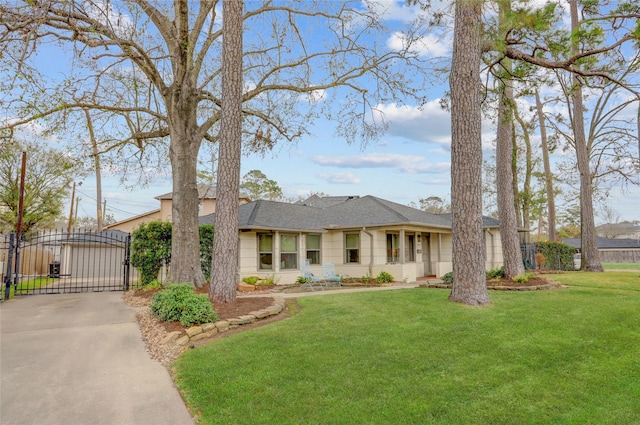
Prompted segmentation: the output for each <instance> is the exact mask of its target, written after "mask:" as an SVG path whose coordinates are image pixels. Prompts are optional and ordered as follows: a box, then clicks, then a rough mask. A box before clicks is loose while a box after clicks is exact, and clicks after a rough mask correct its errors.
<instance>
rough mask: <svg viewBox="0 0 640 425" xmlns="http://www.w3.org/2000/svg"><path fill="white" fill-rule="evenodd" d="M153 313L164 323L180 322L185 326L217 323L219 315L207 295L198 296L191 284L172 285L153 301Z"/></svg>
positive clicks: (159, 293)
mask: <svg viewBox="0 0 640 425" xmlns="http://www.w3.org/2000/svg"><path fill="white" fill-rule="evenodd" d="M151 311H152V312H153V313H154V314H155V315H156V316H158V318H159V319H160V320H162V321H164V322H176V321H179V322H180V324H182V325H183V326H193V325H198V324H200V323H209V322H215V321H216V320H218V315H217V313H216V312H215V311H214V310H213V306H212V305H211V301H209V298H208V297H207V296H206V295H197V294H196V293H195V292H193V287H192V286H191V285H189V284H185V283H183V284H171V285H169V287H168V288H167V289H165V290H162V291H160V292H157V293H156V294H155V295H154V296H153V299H152V300H151Z"/></svg>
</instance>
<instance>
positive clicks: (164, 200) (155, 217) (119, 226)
mask: <svg viewBox="0 0 640 425" xmlns="http://www.w3.org/2000/svg"><path fill="white" fill-rule="evenodd" d="M198 197H199V198H200V206H199V211H198V215H199V216H204V215H207V214H212V213H214V212H215V211H216V187H215V186H209V185H206V184H199V185H198ZM155 199H157V200H159V201H160V208H158V209H156V210H153V211H149V212H146V213H144V214H140V215H137V216H134V217H131V218H128V219H126V220H122V221H119V222H117V223H114V224H110V225H108V226H105V229H112V230H121V231H123V232H127V233H131V232H133V231H134V230H135V229H136V228H138V227H139V226H140V225H141V224H142V223H148V222H150V221H171V212H172V208H173V192H169V193H165V194H163V195H159V196H156V197H155ZM249 201H251V199H249V197H248V196H246V195H244V194H240V197H239V202H240V205H242V204H245V203H247V202H249Z"/></svg>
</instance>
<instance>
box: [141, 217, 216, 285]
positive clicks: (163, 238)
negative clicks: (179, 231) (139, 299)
mask: <svg viewBox="0 0 640 425" xmlns="http://www.w3.org/2000/svg"><path fill="white" fill-rule="evenodd" d="M199 233H200V268H201V269H202V273H203V274H204V277H205V279H207V280H208V279H209V278H210V277H211V255H212V251H213V236H214V228H213V225H211V224H203V225H202V226H200V228H199ZM170 262H171V223H165V222H161V221H152V222H149V223H144V224H141V225H140V227H138V228H137V229H136V230H134V231H133V233H132V235H131V265H132V266H133V267H135V268H136V269H138V271H139V272H140V283H142V285H147V284H149V283H150V282H152V281H153V280H156V279H158V273H159V272H160V269H161V268H162V266H163V265H165V264H166V265H168V264H169V263H170Z"/></svg>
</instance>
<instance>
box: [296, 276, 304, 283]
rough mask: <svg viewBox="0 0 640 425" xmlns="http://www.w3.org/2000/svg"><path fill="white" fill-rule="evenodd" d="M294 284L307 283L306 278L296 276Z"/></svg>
mask: <svg viewBox="0 0 640 425" xmlns="http://www.w3.org/2000/svg"><path fill="white" fill-rule="evenodd" d="M296 283H307V278H306V277H304V276H298V278H297V279H296Z"/></svg>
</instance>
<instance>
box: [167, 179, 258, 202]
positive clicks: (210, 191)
mask: <svg viewBox="0 0 640 425" xmlns="http://www.w3.org/2000/svg"><path fill="white" fill-rule="evenodd" d="M216 196H217V191H216V186H210V185H208V184H204V183H199V184H198V199H216ZM239 198H240V199H246V200H248V201H250V200H251V199H250V198H249V196H248V195H247V194H246V193H242V192H240V195H239ZM155 199H157V200H162V199H173V192H168V193H163V194H162V195H158V196H156V197H155Z"/></svg>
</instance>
